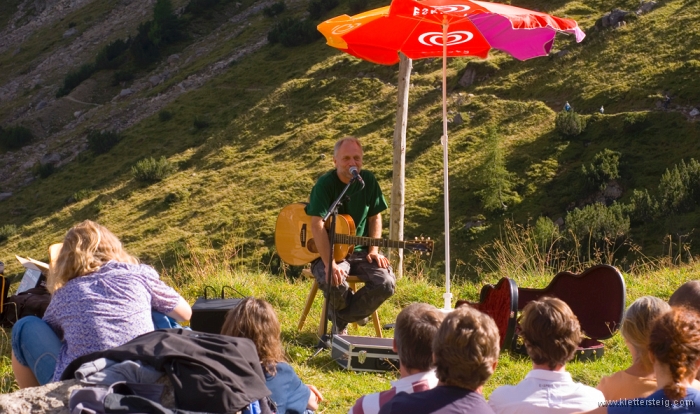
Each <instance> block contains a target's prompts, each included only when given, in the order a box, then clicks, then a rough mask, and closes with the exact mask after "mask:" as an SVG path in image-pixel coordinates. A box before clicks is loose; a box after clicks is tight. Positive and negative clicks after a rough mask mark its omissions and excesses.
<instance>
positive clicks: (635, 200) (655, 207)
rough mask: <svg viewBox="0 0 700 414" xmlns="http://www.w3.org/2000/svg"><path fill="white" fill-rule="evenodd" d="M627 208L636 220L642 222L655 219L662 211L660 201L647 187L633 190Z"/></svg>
mask: <svg viewBox="0 0 700 414" xmlns="http://www.w3.org/2000/svg"><path fill="white" fill-rule="evenodd" d="M627 210H628V211H629V214H630V216H631V218H632V219H633V220H634V221H636V222H641V223H645V222H649V221H652V220H655V219H656V218H658V217H659V213H660V210H659V202H658V201H656V199H655V198H654V197H652V196H651V195H650V194H649V191H647V190H646V189H645V190H643V191H640V190H633V191H632V198H631V200H630V202H629V204H628V207H627Z"/></svg>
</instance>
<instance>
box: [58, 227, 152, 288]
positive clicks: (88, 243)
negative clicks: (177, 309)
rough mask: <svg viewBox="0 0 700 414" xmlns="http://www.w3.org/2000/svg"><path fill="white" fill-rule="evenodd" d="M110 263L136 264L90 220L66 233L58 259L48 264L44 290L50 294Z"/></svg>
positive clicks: (106, 232)
mask: <svg viewBox="0 0 700 414" xmlns="http://www.w3.org/2000/svg"><path fill="white" fill-rule="evenodd" d="M110 260H115V261H117V262H122V263H132V264H137V263H138V262H139V261H138V259H136V258H135V257H133V256H131V255H130V254H128V253H127V252H126V251H125V250H124V248H123V247H122V244H121V242H120V241H119V239H118V238H117V236H115V235H114V234H113V233H112V232H111V231H109V230H107V228H106V227H104V226H101V225H99V224H97V223H95V222H94V221H90V220H85V221H83V222H82V223H79V224H76V225H75V226H73V227H72V228H71V229H70V230H68V233H66V236H65V237H64V238H63V246H61V250H60V251H59V253H58V257H57V258H56V260H55V263H52V264H51V271H50V275H49V278H48V281H47V282H48V283H47V286H48V289H49V291H51V292H54V291H56V289H59V288H61V287H62V286H63V285H65V284H66V283H67V282H68V281H69V280H71V279H74V278H76V277H80V276H85V275H87V274H89V273H92V272H95V271H96V270H97V269H99V268H100V267H101V266H102V265H104V264H105V263H107V262H109V261H110Z"/></svg>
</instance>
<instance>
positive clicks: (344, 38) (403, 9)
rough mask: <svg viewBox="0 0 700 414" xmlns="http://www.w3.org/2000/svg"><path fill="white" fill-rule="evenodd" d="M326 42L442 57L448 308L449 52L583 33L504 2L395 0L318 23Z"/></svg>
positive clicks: (393, 59) (514, 52) (367, 56)
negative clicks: (560, 33)
mask: <svg viewBox="0 0 700 414" xmlns="http://www.w3.org/2000/svg"><path fill="white" fill-rule="evenodd" d="M318 30H319V31H320V32H321V33H323V35H324V36H325V37H326V40H327V43H328V45H330V46H333V47H335V48H338V49H340V50H342V51H343V52H346V53H349V54H351V55H353V56H356V57H359V58H361V59H364V60H368V61H370V62H374V63H379V64H384V65H393V64H395V63H398V62H399V52H402V53H403V54H405V55H406V56H408V57H409V58H411V59H421V58H430V57H442V58H443V62H442V118H443V136H442V145H443V163H444V168H443V174H444V179H443V181H444V193H445V197H444V199H445V206H444V214H445V290H446V292H445V295H444V299H445V309H450V308H451V298H452V295H451V293H450V231H449V192H448V168H447V161H448V153H447V142H448V137H447V75H446V71H447V59H446V58H447V57H448V56H477V57H480V58H486V57H488V53H489V51H490V50H491V49H498V50H501V51H504V52H506V53H508V54H510V55H511V56H513V57H514V58H516V59H519V60H526V59H530V58H533V57H538V56H546V55H547V54H548V53H549V51H550V50H551V49H552V45H553V44H554V37H555V35H556V33H557V32H565V33H570V34H574V35H575V36H576V41H577V42H581V41H582V40H583V38H584V37H585V34H584V33H583V31H581V29H579V27H578V24H577V23H576V21H575V20H572V19H563V18H559V17H554V16H550V15H548V14H546V13H541V12H537V11H532V10H527V9H522V8H519V7H514V6H510V5H506V4H499V3H489V2H483V1H474V0H424V1H416V0H393V1H392V3H391V5H390V6H388V7H382V8H379V9H374V10H370V11H368V12H365V13H361V14H358V15H356V16H348V15H342V16H338V17H335V18H333V19H330V20H327V21H325V22H323V23H321V24H320V25H318Z"/></svg>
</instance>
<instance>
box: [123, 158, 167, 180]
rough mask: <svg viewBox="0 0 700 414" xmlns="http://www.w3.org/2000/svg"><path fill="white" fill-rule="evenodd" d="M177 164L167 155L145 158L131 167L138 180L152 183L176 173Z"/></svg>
mask: <svg viewBox="0 0 700 414" xmlns="http://www.w3.org/2000/svg"><path fill="white" fill-rule="evenodd" d="M175 170H176V167H175V165H173V164H172V163H171V162H170V161H168V160H167V159H166V158H165V157H160V158H159V159H157V160H156V159H155V158H153V157H148V158H144V159H142V160H141V161H139V162H137V163H136V165H134V166H133V167H131V174H132V175H133V176H134V179H135V180H136V181H141V182H146V183H152V182H157V181H161V180H163V179H164V178H165V177H167V176H169V175H170V174H172V173H174V172H175Z"/></svg>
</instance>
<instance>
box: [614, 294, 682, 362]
mask: <svg viewBox="0 0 700 414" xmlns="http://www.w3.org/2000/svg"><path fill="white" fill-rule="evenodd" d="M670 309H671V307H670V306H669V305H668V303H666V302H664V301H663V300H661V299H659V298H656V297H654V296H642V297H641V298H639V299H637V300H635V301H634V302H632V304H631V305H630V307H629V308H627V310H626V311H625V317H624V318H623V319H622V327H621V328H620V333H621V334H622V337H623V338H625V340H626V341H627V343H628V344H629V345H630V346H632V347H633V348H634V350H635V353H636V354H637V355H636V356H637V358H639V361H640V362H641V364H642V366H644V367H645V368H647V369H651V368H652V365H651V361H650V360H649V353H648V352H647V347H648V345H649V333H650V331H651V325H652V323H653V322H654V319H656V318H658V317H659V316H661V315H663V314H664V313H666V312H668V311H669V310H670Z"/></svg>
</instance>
